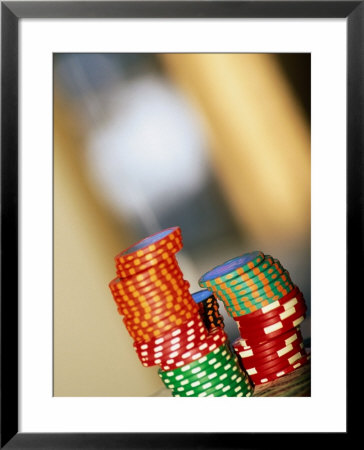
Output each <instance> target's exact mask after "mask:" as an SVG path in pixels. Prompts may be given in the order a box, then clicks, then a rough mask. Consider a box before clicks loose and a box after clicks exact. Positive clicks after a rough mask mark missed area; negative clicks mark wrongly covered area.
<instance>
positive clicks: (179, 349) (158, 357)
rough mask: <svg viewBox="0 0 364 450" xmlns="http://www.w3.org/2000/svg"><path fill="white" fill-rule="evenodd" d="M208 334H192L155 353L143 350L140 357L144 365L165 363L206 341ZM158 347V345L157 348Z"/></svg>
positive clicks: (139, 354)
mask: <svg viewBox="0 0 364 450" xmlns="http://www.w3.org/2000/svg"><path fill="white" fill-rule="evenodd" d="M207 336H208V334H207V333H206V334H201V335H199V336H196V335H191V336H189V339H186V340H183V341H180V342H178V343H175V344H171V345H170V346H166V347H162V348H160V350H159V351H156V352H154V353H150V352H147V351H142V352H140V353H138V357H139V359H140V361H141V362H142V364H143V365H144V366H147V367H149V366H155V365H163V364H165V362H166V361H169V360H170V359H171V358H176V357H178V356H179V355H181V354H183V353H185V352H187V351H189V350H191V349H193V348H195V347H196V346H198V345H200V344H201V343H202V342H204V341H205V339H206V338H207ZM157 349H158V347H156V350H157Z"/></svg>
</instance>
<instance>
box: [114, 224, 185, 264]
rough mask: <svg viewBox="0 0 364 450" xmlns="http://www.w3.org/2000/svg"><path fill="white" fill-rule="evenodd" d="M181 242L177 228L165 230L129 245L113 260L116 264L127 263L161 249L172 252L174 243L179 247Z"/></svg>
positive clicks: (179, 231)
mask: <svg viewBox="0 0 364 450" xmlns="http://www.w3.org/2000/svg"><path fill="white" fill-rule="evenodd" d="M181 242H182V233H181V229H180V228H179V227H171V228H167V229H165V230H162V231H159V232H158V233H155V234H153V235H151V236H148V237H146V238H144V239H142V240H140V241H138V242H137V243H135V244H133V245H131V246H130V247H128V248H127V249H126V250H124V251H122V252H121V253H119V254H118V255H116V256H115V258H114V259H115V262H116V264H123V263H129V262H131V261H133V260H135V259H136V258H143V257H146V256H147V255H148V254H153V253H155V252H156V251H158V250H159V249H161V248H162V249H166V250H167V251H172V250H173V248H174V247H176V243H178V245H179V243H181Z"/></svg>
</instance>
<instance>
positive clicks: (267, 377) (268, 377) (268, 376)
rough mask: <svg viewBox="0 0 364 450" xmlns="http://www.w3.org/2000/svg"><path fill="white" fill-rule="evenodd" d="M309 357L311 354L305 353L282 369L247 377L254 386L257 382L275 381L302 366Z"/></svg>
mask: <svg viewBox="0 0 364 450" xmlns="http://www.w3.org/2000/svg"><path fill="white" fill-rule="evenodd" d="M310 359H311V355H305V356H303V357H302V358H301V359H298V360H297V361H295V362H294V363H293V364H291V365H287V366H286V367H284V368H283V369H279V370H274V371H273V372H270V373H265V374H255V375H250V376H249V378H250V380H251V381H252V382H253V383H254V385H255V386H257V385H259V384H264V383H268V382H270V381H275V380H278V379H279V378H281V377H283V376H284V375H288V374H289V373H292V372H293V371H294V370H296V369H298V368H299V367H302V366H303V365H304V364H307V363H308V362H309V361H310Z"/></svg>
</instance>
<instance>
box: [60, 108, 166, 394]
mask: <svg viewBox="0 0 364 450" xmlns="http://www.w3.org/2000/svg"><path fill="white" fill-rule="evenodd" d="M57 106H60V104H59V102H57V101H56V102H55V108H56V109H55V133H54V395H55V396H148V395H151V394H153V393H154V392H155V391H157V390H159V389H160V388H161V387H162V384H161V381H160V379H159V377H158V375H157V368H156V367H154V368H145V367H143V366H142V365H141V363H140V361H139V359H138V358H137V355H136V353H135V351H134V349H133V346H132V339H131V338H130V337H129V335H128V333H127V331H126V330H125V327H124V325H123V323H122V317H121V316H120V315H119V314H118V313H117V311H116V307H115V304H114V301H113V299H112V296H111V293H110V291H109V288H108V283H109V281H111V279H112V278H114V274H115V268H114V261H113V258H114V256H115V255H116V254H117V253H118V252H119V251H120V250H122V248H123V247H122V246H123V245H124V244H125V242H122V240H121V239H120V236H119V233H117V230H116V229H115V228H113V226H112V223H110V221H109V220H107V219H106V215H105V214H104V212H103V210H102V208H101V207H100V206H99V205H98V204H97V203H96V202H95V201H93V198H92V197H91V196H90V194H89V192H88V190H87V187H86V185H85V182H84V180H83V179H82V177H81V176H80V173H81V172H80V171H79V167H78V165H79V164H80V161H79V159H78V158H77V155H78V154H79V152H80V141H79V140H77V139H76V136H75V134H74V130H73V129H72V113H71V112H70V111H69V110H68V111H67V115H66V114H65V112H64V111H63V110H62V108H58V109H57Z"/></svg>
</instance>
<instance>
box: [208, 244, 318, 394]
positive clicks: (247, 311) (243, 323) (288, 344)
mask: <svg viewBox="0 0 364 450" xmlns="http://www.w3.org/2000/svg"><path fill="white" fill-rule="evenodd" d="M199 284H200V286H201V287H203V288H207V289H208V290H210V291H211V292H213V293H214V295H215V296H216V297H217V298H218V299H220V300H221V301H222V302H223V303H224V305H225V307H226V310H227V312H228V314H229V315H230V316H231V317H232V318H233V319H234V320H235V321H236V323H237V325H238V328H239V332H240V336H241V337H240V338H239V339H237V340H236V341H235V342H234V343H233V348H234V350H235V352H236V354H237V355H238V357H239V361H240V363H241V365H242V367H243V368H244V369H245V370H246V371H247V373H248V375H249V377H250V379H251V380H252V382H253V383H254V384H255V385H257V384H262V383H266V382H268V381H274V380H276V379H277V378H279V377H281V376H283V375H286V374H288V373H290V372H292V371H293V370H295V369H296V368H298V367H300V366H302V365H303V364H305V363H306V362H307V361H308V360H309V355H307V354H306V351H305V348H304V345H303V338H302V334H301V331H300V329H299V325H300V324H301V323H302V322H303V320H304V319H305V313H306V309H307V308H306V305H305V300H304V298H303V294H302V293H301V292H300V290H299V289H298V287H297V286H295V285H294V284H293V283H292V281H291V279H290V276H289V273H288V271H287V270H285V269H284V267H282V265H281V264H280V262H279V261H278V260H277V259H274V258H272V257H271V256H269V255H264V253H262V252H251V253H247V254H244V255H242V256H239V257H237V258H233V259H231V260H229V261H227V262H225V263H224V264H222V265H220V266H217V267H215V268H214V269H212V270H211V271H209V272H207V273H206V274H204V275H203V276H202V277H201V278H200V280H199Z"/></svg>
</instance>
